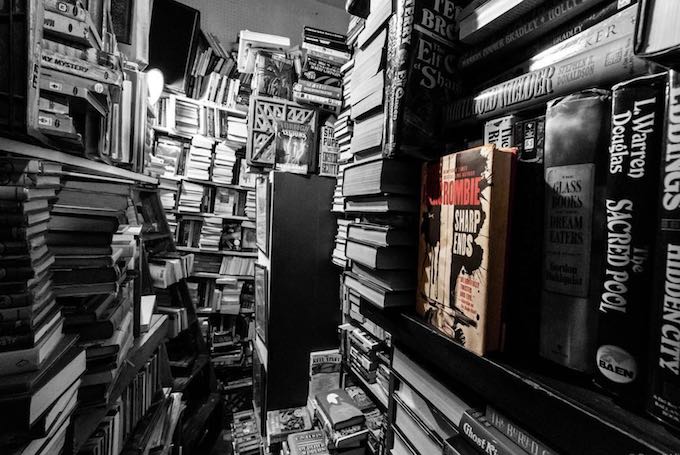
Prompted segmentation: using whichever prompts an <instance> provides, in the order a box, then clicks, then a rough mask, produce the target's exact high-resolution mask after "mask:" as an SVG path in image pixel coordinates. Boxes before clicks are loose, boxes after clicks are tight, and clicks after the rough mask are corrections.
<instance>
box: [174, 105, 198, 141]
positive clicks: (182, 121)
mask: <svg viewBox="0 0 680 455" xmlns="http://www.w3.org/2000/svg"><path fill="white" fill-rule="evenodd" d="M175 102H176V107H175V129H177V131H178V132H180V133H188V134H198V133H199V129H200V120H199V116H200V114H199V106H198V105H196V104H194V103H191V102H189V101H184V100H181V99H178V100H176V101H175Z"/></svg>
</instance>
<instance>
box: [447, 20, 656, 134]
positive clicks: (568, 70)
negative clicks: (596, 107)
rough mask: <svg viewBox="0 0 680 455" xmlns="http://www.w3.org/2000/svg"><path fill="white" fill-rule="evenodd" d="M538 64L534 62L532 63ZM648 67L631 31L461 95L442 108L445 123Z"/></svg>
mask: <svg viewBox="0 0 680 455" xmlns="http://www.w3.org/2000/svg"><path fill="white" fill-rule="evenodd" d="M577 36H580V34H579V35H577ZM551 49H552V48H551ZM546 55H548V52H547V51H546ZM551 58H554V55H553V56H552V57H551ZM539 64H540V62H537V63H536V64H534V65H533V66H534V67H537V66H538V65H539ZM649 68H650V63H648V62H646V61H645V60H643V59H641V58H638V57H636V56H635V55H634V54H633V34H632V33H631V34H626V35H624V36H621V37H619V38H618V39H616V40H613V41H609V42H608V43H607V44H604V45H602V46H599V47H595V48H592V49H589V50H586V51H584V52H580V53H578V54H577V55H570V56H569V57H568V58H566V59H563V60H560V61H556V62H553V63H550V64H547V65H545V66H541V67H537V68H536V69H533V70H531V71H529V72H528V73H526V74H523V75H521V76H517V77H515V78H512V79H510V80H508V81H505V82H501V83H499V84H496V85H493V86H491V87H489V88H486V89H484V90H482V91H480V92H477V93H474V94H472V95H471V96H467V97H462V98H460V99H458V100H457V101H456V102H454V103H452V104H449V105H448V106H447V107H446V108H445V109H444V124H445V126H448V127H456V126H460V125H461V124H462V123H465V122H470V121H474V120H484V119H487V118H491V117H496V116H499V115H502V114H504V113H507V112H510V111H519V110H522V109H527V108H531V107H533V106H538V105H540V104H542V103H544V102H546V101H547V100H550V99H552V98H555V97H558V96H563V95H567V94H569V93H572V92H576V91H578V90H583V89H586V88H588V87H594V86H607V85H609V84H612V83H615V82H618V81H620V80H622V79H624V78H632V77H635V76H639V75H642V74H644V73H645V72H646V71H647V70H648V69H649Z"/></svg>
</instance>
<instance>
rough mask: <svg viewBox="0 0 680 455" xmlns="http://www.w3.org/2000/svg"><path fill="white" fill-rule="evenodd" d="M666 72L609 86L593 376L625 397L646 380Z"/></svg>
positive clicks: (635, 396) (633, 396) (634, 396)
mask: <svg viewBox="0 0 680 455" xmlns="http://www.w3.org/2000/svg"><path fill="white" fill-rule="evenodd" d="M666 81H667V75H666V74H665V73H663V74H658V75H654V76H645V77H641V78H638V79H633V80H631V81H626V82H622V83H620V84H617V85H615V86H614V87H613V88H612V113H611V133H610V142H609V157H608V163H607V164H608V165H607V166H606V183H605V195H604V197H605V209H606V225H605V226H606V232H605V240H606V245H607V254H606V255H605V257H604V261H603V264H602V270H601V276H602V279H601V288H600V296H599V297H600V298H599V303H598V305H597V309H598V333H597V346H596V348H597V351H596V358H595V361H596V366H597V369H596V376H595V380H596V382H597V383H598V384H599V385H601V386H603V387H604V388H605V389H606V390H608V391H609V392H612V393H614V394H617V395H619V396H623V397H624V398H625V399H626V400H637V401H639V400H640V399H641V397H642V385H643V384H644V382H645V380H646V374H645V373H646V368H645V366H644V360H645V358H646V356H647V355H646V354H647V349H648V346H649V345H648V341H649V337H648V334H647V333H646V332H645V331H642V330H639V327H640V326H641V325H644V326H647V325H648V324H647V318H648V317H649V310H648V308H649V306H648V303H647V298H648V295H649V281H650V279H651V263H650V260H651V253H652V246H653V241H654V224H653V223H651V222H650V220H652V219H654V214H655V212H656V207H655V206H654V204H650V203H649V201H650V200H653V199H654V197H655V196H656V194H657V185H658V178H659V171H658V170H659V163H660V161H661V144H662V142H661V139H662V137H663V126H662V125H663V122H664V109H665V90H666Z"/></svg>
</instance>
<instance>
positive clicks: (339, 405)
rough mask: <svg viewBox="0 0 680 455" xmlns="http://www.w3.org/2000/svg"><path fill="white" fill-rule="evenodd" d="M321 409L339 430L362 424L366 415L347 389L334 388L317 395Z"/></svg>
mask: <svg viewBox="0 0 680 455" xmlns="http://www.w3.org/2000/svg"><path fill="white" fill-rule="evenodd" d="M315 399H316V403H317V405H318V409H319V411H320V412H321V413H322V414H323V416H324V417H325V419H326V420H327V421H328V422H329V424H330V425H331V427H332V430H334V431H339V430H342V429H344V428H351V427H353V426H356V425H361V424H363V423H364V421H365V417H364V415H363V414H362V412H361V411H360V410H359V408H357V407H356V405H355V404H354V400H352V397H350V396H349V394H348V393H347V392H346V391H345V389H340V388H338V389H334V390H329V391H325V392H322V393H319V394H317V395H316V396H315Z"/></svg>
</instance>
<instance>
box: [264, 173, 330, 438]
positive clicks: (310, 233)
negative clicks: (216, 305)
mask: <svg viewBox="0 0 680 455" xmlns="http://www.w3.org/2000/svg"><path fill="white" fill-rule="evenodd" d="M333 184H334V182H333V180H331V179H327V178H324V177H319V176H316V175H310V176H304V175H297V174H288V173H283V172H271V173H269V174H266V175H265V176H263V177H259V178H258V187H257V188H258V189H257V191H258V204H261V205H258V214H259V215H258V216H259V218H258V229H260V228H264V229H265V230H266V231H267V232H265V234H264V237H262V240H261V241H262V243H260V247H261V249H260V251H259V252H258V267H257V269H256V271H255V277H256V282H255V288H256V289H255V313H256V330H255V331H256V333H257V335H256V340H255V357H256V358H255V359H254V361H253V365H254V369H255V371H254V381H255V383H254V384H253V396H254V397H253V399H254V401H255V409H256V414H259V416H260V423H261V431H262V432H264V424H263V423H264V422H265V421H266V413H267V411H271V410H277V409H285V408H291V407H296V406H305V405H306V403H307V382H308V374H309V353H310V352H311V351H317V350H323V349H330V348H333V347H335V346H337V335H336V330H337V325H338V322H339V311H338V308H339V307H338V294H337V290H336V287H337V274H336V273H335V271H334V270H333V268H332V265H331V264H330V263H329V262H328V260H327V259H328V257H329V254H330V252H331V250H332V246H333V245H332V244H333V235H332V227H333V224H334V219H333V217H332V215H331V214H330V197H331V194H332V192H333ZM262 205H264V207H262ZM262 248H264V249H265V250H266V251H267V252H266V253H265V251H263V250H262ZM303 327H304V330H301V328H303Z"/></svg>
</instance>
